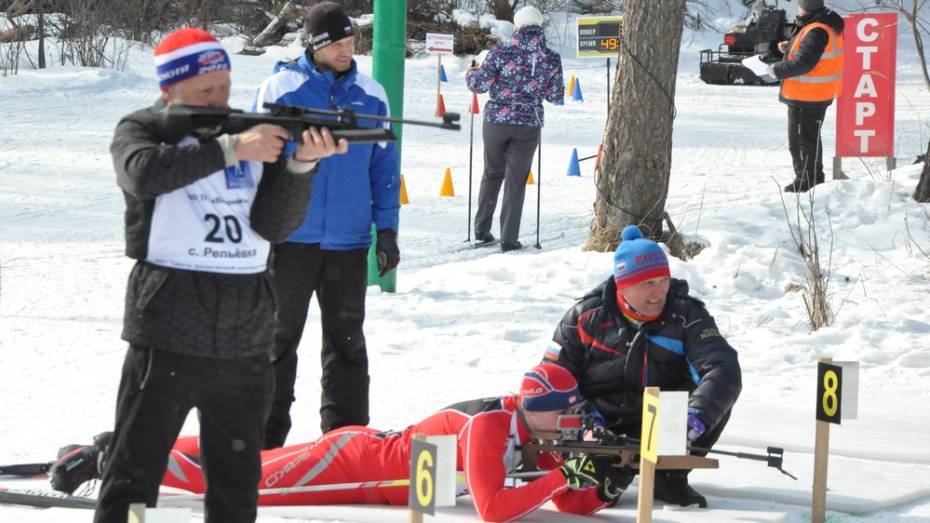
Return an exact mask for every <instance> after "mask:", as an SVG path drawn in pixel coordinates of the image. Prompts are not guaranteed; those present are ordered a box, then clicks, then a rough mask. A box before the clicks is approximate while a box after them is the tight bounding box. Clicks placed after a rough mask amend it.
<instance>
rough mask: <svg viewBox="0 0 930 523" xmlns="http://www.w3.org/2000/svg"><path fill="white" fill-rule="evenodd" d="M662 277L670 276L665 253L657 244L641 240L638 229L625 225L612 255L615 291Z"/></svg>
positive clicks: (640, 232) (641, 234)
mask: <svg viewBox="0 0 930 523" xmlns="http://www.w3.org/2000/svg"><path fill="white" fill-rule="evenodd" d="M663 276H666V277H669V276H671V271H669V268H668V257H666V256H665V251H663V250H662V247H659V244H658V243H656V242H654V241H652V240H650V239H647V238H643V233H642V231H640V230H639V227H637V226H635V225H627V226H626V227H625V228H624V229H623V232H622V233H620V245H619V246H618V247H617V251H616V252H615V253H614V283H616V285H617V290H621V289H625V288H627V287H632V286H634V285H636V284H637V283H642V282H644V281H646V280H651V279H653V278H660V277H663Z"/></svg>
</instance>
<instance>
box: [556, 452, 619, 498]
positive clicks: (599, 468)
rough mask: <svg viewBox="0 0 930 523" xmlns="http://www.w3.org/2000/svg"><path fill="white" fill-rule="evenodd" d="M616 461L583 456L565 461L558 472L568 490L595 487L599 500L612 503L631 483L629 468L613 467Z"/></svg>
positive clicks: (605, 457)
mask: <svg viewBox="0 0 930 523" xmlns="http://www.w3.org/2000/svg"><path fill="white" fill-rule="evenodd" d="M617 461H618V459H617V456H591V455H583V456H577V457H574V458H570V459H568V460H566V461H565V463H564V464H563V465H562V467H561V469H560V470H561V471H562V474H564V475H565V480H566V482H567V483H568V486H569V487H570V488H573V489H578V488H583V487H588V486H596V487H597V496H598V497H599V498H600V499H601V500H603V501H606V502H613V501H616V500H617V498H619V497H620V494H622V493H623V491H624V490H626V488H627V487H628V486H630V483H632V481H633V473H632V471H631V470H630V468H629V467H622V468H617V467H614V466H613V465H614V463H617Z"/></svg>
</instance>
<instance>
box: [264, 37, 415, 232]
mask: <svg viewBox="0 0 930 523" xmlns="http://www.w3.org/2000/svg"><path fill="white" fill-rule="evenodd" d="M264 102H274V103H279V104H286V105H297V106H301V107H309V108H315V109H337V108H341V107H347V108H349V109H352V110H353V111H355V112H357V113H366V114H374V115H379V116H390V107H389V106H388V101H387V95H386V94H385V92H384V87H382V86H381V84H379V83H378V82H376V81H375V80H374V79H372V78H371V77H369V76H367V75H364V74H362V73H359V72H358V69H357V67H356V64H355V61H354V60H353V61H352V69H351V70H350V71H348V72H347V73H345V74H344V75H342V76H341V77H339V78H338V79H337V78H336V77H335V76H334V75H333V73H332V72H322V71H320V70H318V69H317V68H316V66H315V65H314V64H313V62H312V61H311V60H309V59H308V57H307V54H306V53H304V55H302V56H301V57H300V59H299V60H297V61H296V62H278V64H276V65H275V71H274V74H272V75H271V76H270V77H268V78H267V79H266V80H265V81H264V82H263V83H262V86H261V87H260V88H259V91H258V96H257V97H256V100H255V106H254V107H253V109H254V110H256V111H263V110H264V109H262V104H263V103H264ZM359 125H364V126H370V127H375V126H377V125H382V123H379V122H371V121H360V122H359ZM383 125H385V127H390V124H388V123H384V124H383ZM293 147H295V144H289V148H288V153H290V152H291V151H292V149H293ZM399 212H400V161H399V158H398V154H397V149H396V148H395V146H394V143H393V142H379V143H353V144H350V145H349V152H348V153H346V154H342V155H335V156H332V157H330V158H325V159H323V160H321V161H320V167H319V172H317V174H316V177H315V178H314V180H313V197H312V199H311V201H310V208H309V210H308V212H307V216H306V217H305V218H304V221H303V223H302V224H301V225H300V227H298V228H297V230H296V231H294V233H293V234H291V236H290V237H288V241H291V242H298V243H319V244H320V247H321V248H323V249H329V250H335V251H345V250H350V249H360V248H367V247H368V246H369V245H370V244H371V225H372V224H374V225H375V227H376V228H377V229H379V230H380V229H393V230H395V231H396V230H397V223H398V219H399Z"/></svg>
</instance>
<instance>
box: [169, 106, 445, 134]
mask: <svg viewBox="0 0 930 523" xmlns="http://www.w3.org/2000/svg"><path fill="white" fill-rule="evenodd" d="M263 107H264V108H265V109H266V110H267V111H268V112H266V113H248V112H245V111H243V110H241V109H230V108H222V107H194V106H190V105H169V106H168V107H166V108H165V109H164V110H163V111H162V122H161V124H162V126H163V130H164V131H165V133H166V134H167V136H170V137H177V138H178V139H180V138H181V137H184V136H187V135H188V134H191V133H194V134H195V135H196V136H197V137H198V138H211V137H215V136H219V135H221V134H236V133H241V132H243V131H245V130H247V129H249V128H250V127H253V126H255V125H259V124H273V125H278V126H281V127H283V128H284V129H286V130H287V132H288V133H290V135H291V140H293V141H296V142H299V143H303V138H302V134H303V132H304V131H305V130H306V129H307V128H309V127H326V128H327V129H329V130H330V132H331V133H332V135H333V138H334V139H335V140H339V139H340V138H344V139H345V140H346V141H348V142H350V143H372V142H394V141H397V137H396V136H395V135H394V132H393V131H392V130H391V129H387V128H385V127H384V126H383V125H377V126H374V127H364V126H360V125H359V121H360V120H361V121H370V122H390V123H395V124H404V125H419V126H427V127H438V128H439V129H446V130H450V131H458V130H459V129H461V126H460V125H459V124H458V123H457V122H458V120H459V114H458V113H445V114H444V115H443V116H442V121H441V122H427V121H422V120H406V119H403V118H390V117H387V116H379V115H374V114H363V113H356V112H355V111H353V110H351V109H348V108H345V107H342V108H338V109H335V110H329V109H311V108H307V107H297V106H293V105H282V104H275V103H267V102H266V103H265V104H263Z"/></svg>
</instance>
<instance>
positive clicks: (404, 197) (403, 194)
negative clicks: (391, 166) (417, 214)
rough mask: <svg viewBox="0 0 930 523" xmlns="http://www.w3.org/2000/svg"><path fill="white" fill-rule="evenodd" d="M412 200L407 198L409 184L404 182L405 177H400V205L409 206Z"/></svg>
mask: <svg viewBox="0 0 930 523" xmlns="http://www.w3.org/2000/svg"><path fill="white" fill-rule="evenodd" d="M408 203H410V198H407V182H405V181H404V175H403V174H401V175H400V204H401V205H407V204H408Z"/></svg>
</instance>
